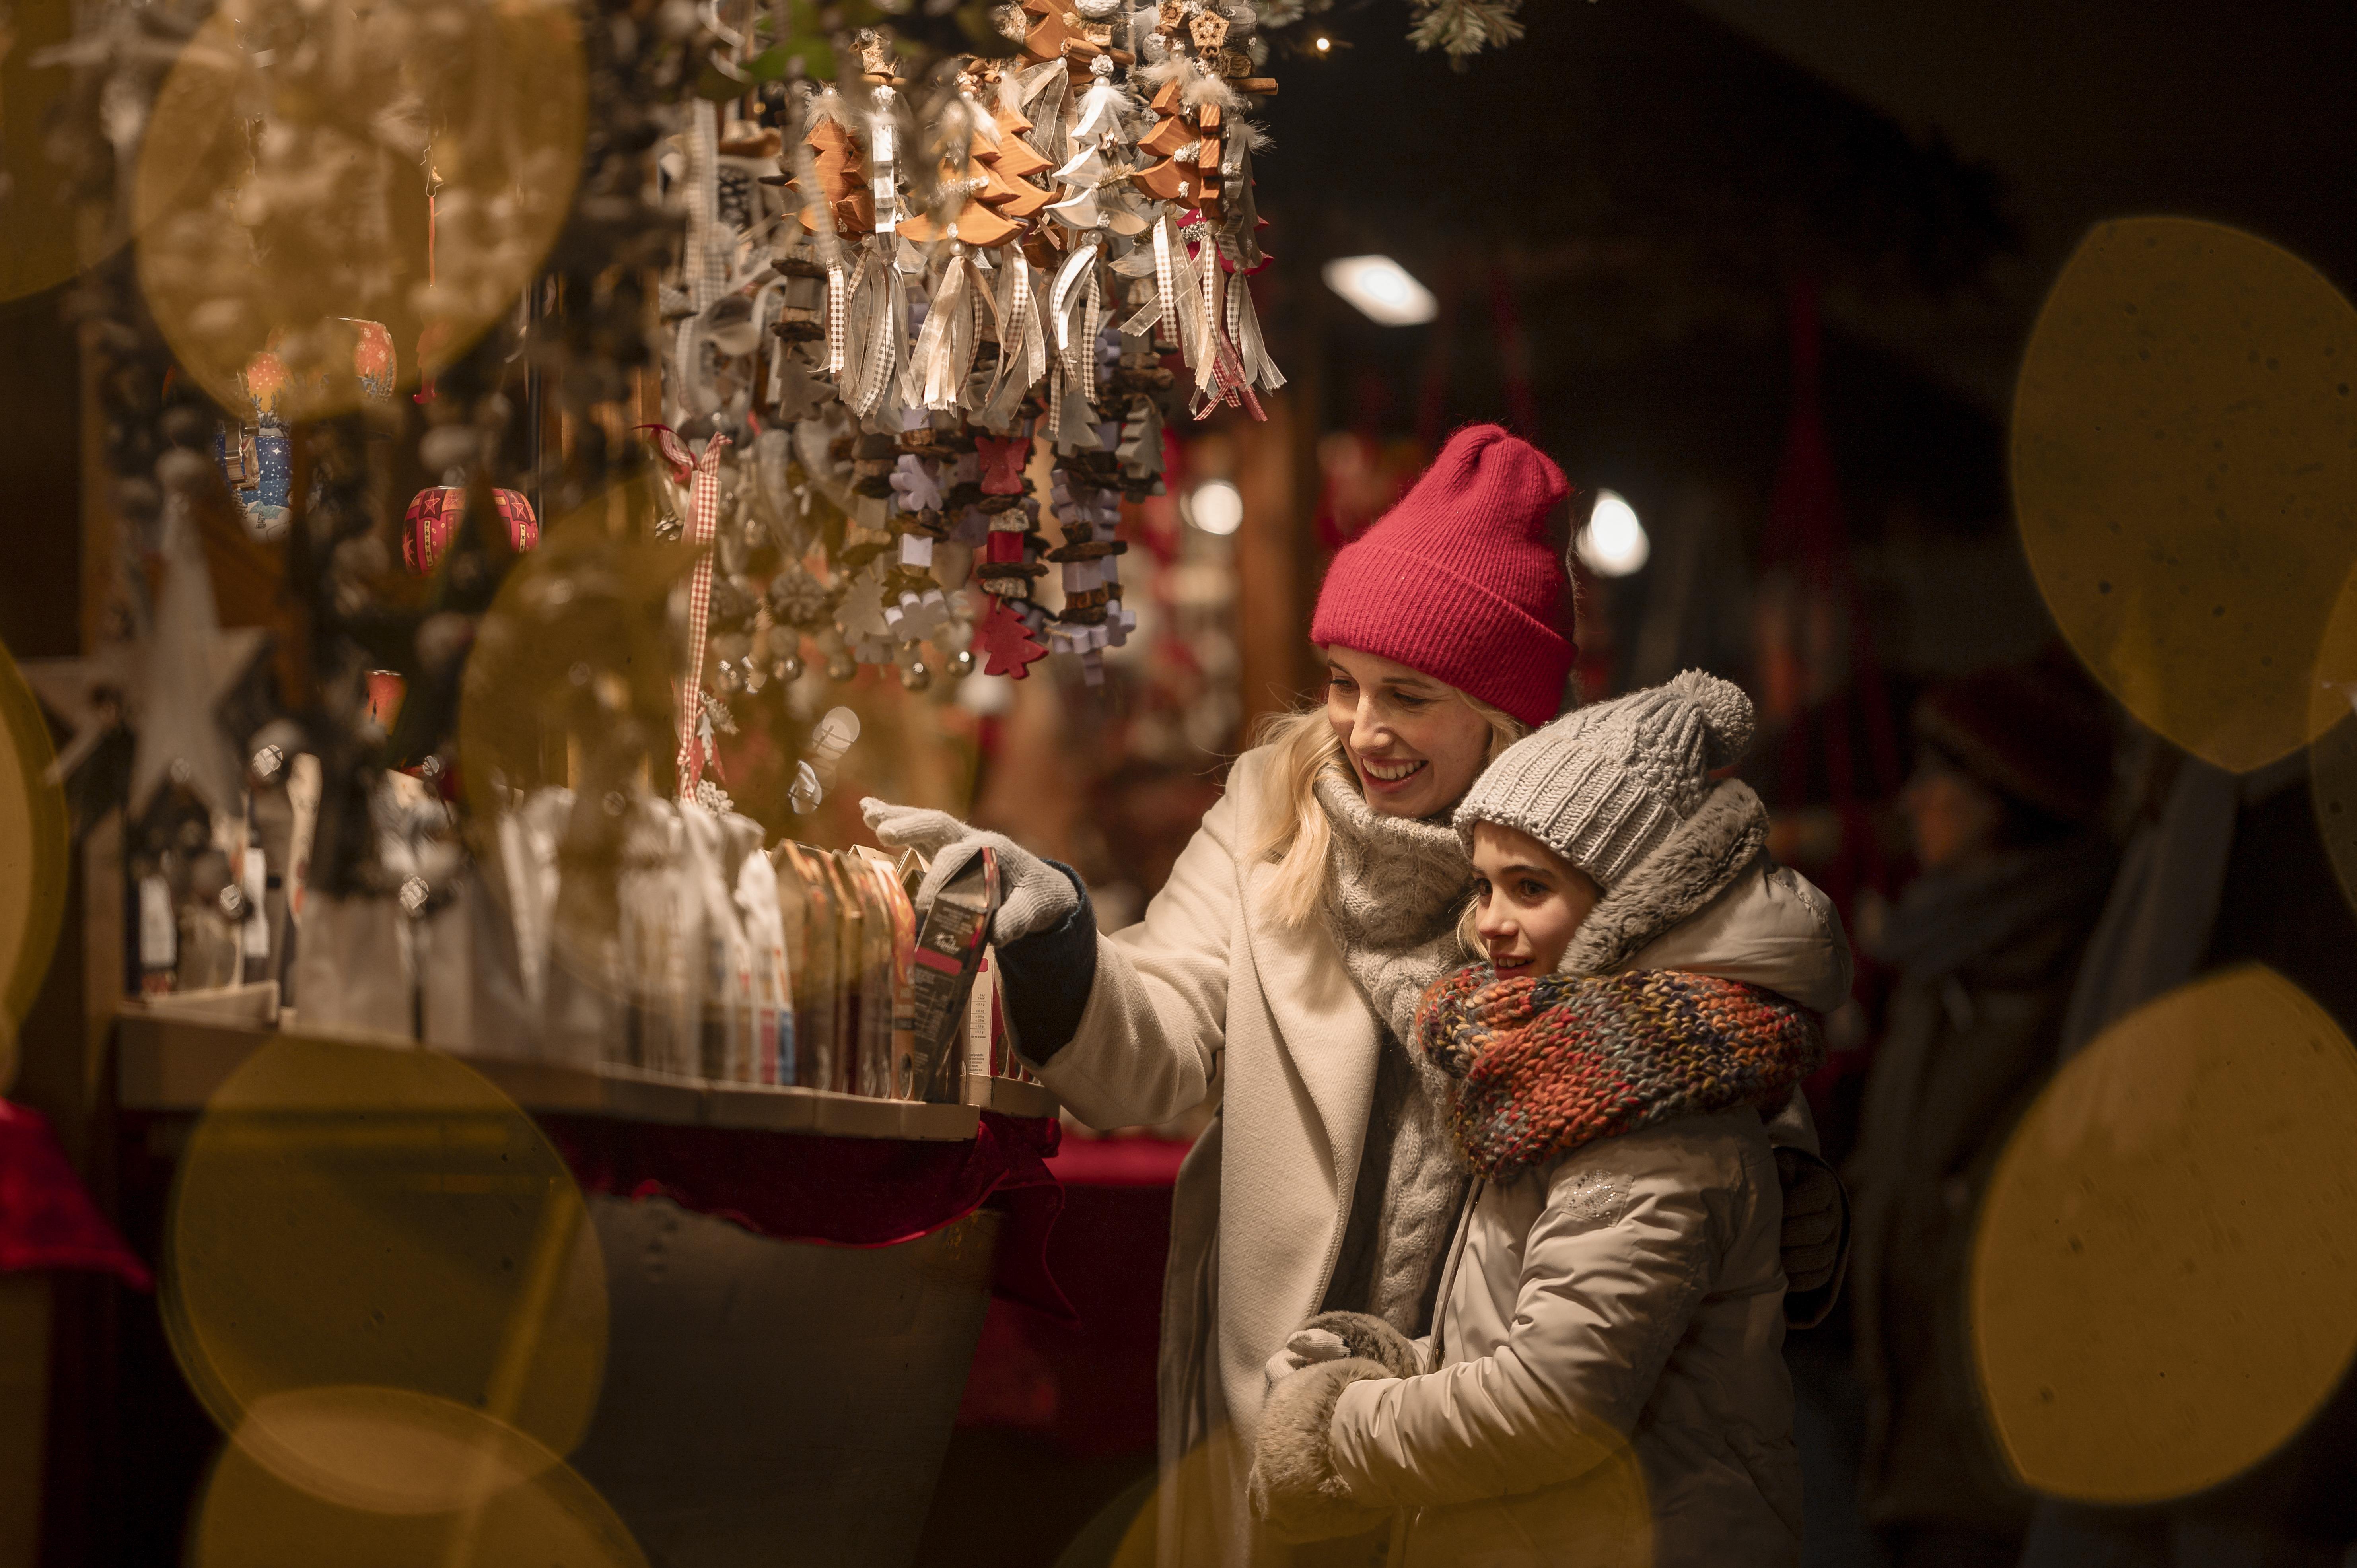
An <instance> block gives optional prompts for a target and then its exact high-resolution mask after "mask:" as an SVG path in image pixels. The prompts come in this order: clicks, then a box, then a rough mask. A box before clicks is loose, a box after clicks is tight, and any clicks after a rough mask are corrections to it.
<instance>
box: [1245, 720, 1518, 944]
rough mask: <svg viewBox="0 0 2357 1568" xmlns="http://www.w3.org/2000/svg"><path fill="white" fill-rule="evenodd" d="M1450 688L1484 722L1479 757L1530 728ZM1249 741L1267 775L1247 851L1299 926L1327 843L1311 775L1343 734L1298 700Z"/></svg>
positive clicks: (1328, 826) (1314, 908)
mask: <svg viewBox="0 0 2357 1568" xmlns="http://www.w3.org/2000/svg"><path fill="white" fill-rule="evenodd" d="M1449 694H1450V695H1452V696H1454V697H1455V698H1456V699H1457V700H1458V702H1460V703H1464V704H1465V705H1466V706H1467V707H1469V708H1470V709H1472V710H1473V711H1474V712H1475V713H1477V714H1480V715H1481V717H1482V718H1484V719H1485V720H1487V721H1488V722H1489V725H1490V750H1489V754H1488V756H1486V757H1484V758H1483V759H1482V760H1483V762H1484V764H1485V765H1486V764H1488V763H1491V762H1495V761H1497V760H1498V755H1499V753H1501V752H1502V751H1504V750H1505V749H1506V747H1508V746H1512V745H1513V744H1514V742H1516V741H1518V740H1520V739H1522V738H1523V736H1525V735H1527V734H1529V733H1530V726H1529V725H1525V724H1523V721H1522V720H1520V719H1518V718H1516V717H1514V715H1513V714H1510V713H1507V712H1506V711H1505V710H1504V709H1502V708H1493V707H1491V705H1490V704H1489V703H1485V702H1483V701H1482V700H1481V699H1480V698H1479V697H1476V696H1474V695H1472V694H1471V693H1467V692H1463V691H1459V690H1458V688H1456V687H1454V686H1452V687H1450V688H1449ZM1253 744H1254V746H1265V747H1267V748H1268V750H1269V752H1270V754H1271V755H1270V757H1269V769H1270V773H1271V775H1272V777H1271V779H1270V788H1269V789H1268V792H1267V794H1266V796H1265V800H1266V801H1267V804H1266V806H1265V808H1264V811H1263V815H1262V819H1261V824H1260V835H1259V838H1258V841H1257V842H1256V843H1254V845H1253V855H1254V858H1255V859H1259V860H1272V861H1275V863H1276V878H1275V882H1274V884H1273V885H1272V886H1270V889H1269V901H1270V907H1271V908H1272V909H1273V910H1274V911H1275V915H1276V918H1277V919H1278V920H1279V921H1280V922H1282V923H1283V924H1285V925H1288V926H1299V925H1302V924H1305V923H1306V922H1307V921H1308V919H1309V918H1310V917H1311V916H1312V915H1314V914H1316V913H1317V912H1318V904H1319V902H1320V901H1321V900H1322V899H1323V898H1324V897H1325V894H1326V858H1327V852H1328V851H1329V849H1331V848H1332V847H1333V841H1334V829H1333V824H1332V823H1330V822H1328V821H1327V820H1326V808H1325V807H1323V806H1321V805H1319V804H1318V775H1320V774H1321V773H1323V772H1325V771H1326V768H1327V766H1328V764H1329V763H1334V762H1339V761H1340V759H1341V757H1342V742H1341V741H1340V738H1338V737H1337V736H1335V734H1334V726H1333V725H1332V724H1331V723H1329V721H1328V719H1327V717H1326V710H1325V709H1324V708H1322V707H1315V708H1313V707H1300V708H1296V709H1294V710H1293V711H1292V712H1291V713H1286V714H1270V715H1269V716H1268V717H1266V718H1265V719H1263V720H1261V722H1260V723H1259V725H1256V726H1255V727H1254V731H1253ZM1344 771H1345V772H1346V773H1347V772H1349V770H1348V769H1347V768H1346V769H1345V770H1344ZM1350 778H1351V788H1352V789H1357V788H1358V787H1359V784H1358V775H1357V774H1355V773H1351V774H1350Z"/></svg>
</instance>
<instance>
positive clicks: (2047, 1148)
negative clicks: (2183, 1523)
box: [1970, 965, 2357, 1504]
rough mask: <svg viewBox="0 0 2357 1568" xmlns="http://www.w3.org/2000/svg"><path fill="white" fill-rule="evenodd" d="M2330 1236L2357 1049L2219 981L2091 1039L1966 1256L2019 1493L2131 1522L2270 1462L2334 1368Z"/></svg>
mask: <svg viewBox="0 0 2357 1568" xmlns="http://www.w3.org/2000/svg"><path fill="white" fill-rule="evenodd" d="M2352 1214H2357V1049H2352V1047H2351V1045H2350V1042H2349V1040H2348V1038H2347V1036H2344V1035H2343V1034H2342V1033H2341V1030H2340V1028H2339V1027H2338V1026H2336V1025H2335V1024H2334V1023H2333V1021H2332V1019H2331V1018H2330V1016H2329V1015H2327V1014H2326V1013H2325V1012H2324V1010H2323V1009H2322V1008H2320V1007H2319V1006H2318V1005H2317V1004H2315V1003H2314V1002H2313V1001H2311V1000H2310V999H2309V997H2308V996H2307V995H2306V994H2305V993H2302V992H2301V991H2300V990H2299V989H2298V987H2297V986H2295V985H2293V984H2292V983H2290V982H2288V981H2287V980H2285V979H2284V978H2283V977H2282V976H2280V975H2278V974H2276V972H2274V971H2272V970H2269V969H2266V968H2264V967H2260V966H2255V965H2254V966H2248V967H2244V968H2240V969H2235V970H2231V971H2228V972H2224V973H2222V974H2218V975H2215V976H2211V977H2207V978H2204V979H2201V980H2199V981H2196V982H2194V983H2191V984H2189V985H2186V986H2183V987H2181V988H2179V989H2178V990H2176V991H2174V992H2171V993H2169V994H2168V995H2166V996H2163V997H2161V998H2159V999H2158V1000H2157V1001H2155V1002H2152V1003H2150V1004H2147V1005H2146V1006H2144V1007H2142V1008H2139V1009H2138V1010H2137V1011H2136V1012H2135V1013H2132V1014H2130V1015H2128V1016H2127V1017H2126V1018H2123V1019H2121V1020H2120V1021H2119V1022H2118V1023H2116V1024H2115V1025H2113V1026H2112V1027H2111V1028H2109V1029H2107V1030H2105V1031H2104V1034H2103V1035H2102V1036H2100V1037H2099V1038H2098V1039H2097V1040H2096V1041H2095V1042H2094V1043H2093V1045H2091V1046H2090V1047H2087V1049H2086V1050H2085V1051H2084V1052H2083V1054H2081V1055H2080V1056H2079V1057H2077V1058H2074V1059H2073V1060H2072V1061H2071V1062H2070V1063H2069V1064H2068V1065H2067V1066H2065V1067H2064V1068H2063V1069H2062V1070H2061V1072H2060V1073H2059V1074H2057V1075H2056V1077H2055V1079H2054V1081H2053V1082H2052V1083H2051V1084H2050V1085H2049V1086H2048V1088H2047V1089H2046V1090H2045V1092H2044V1093H2043V1094H2041V1095H2040V1097H2039V1100H2038V1101H2037V1103H2036V1104H2035V1105H2034V1106H2033V1107H2032V1108H2031V1110H2030V1112H2029V1115H2028V1116H2027V1117H2025V1118H2024V1119H2023V1121H2022V1122H2021V1124H2020V1126H2019V1127H2018V1128H2017V1129H2016V1131H2015V1132H2014V1133H2013V1136H2012V1138H2011V1140H2010V1142H2009V1143H2008V1144H2007V1146H2006V1149H2005V1152H2004V1154H2003V1155H2001V1156H2000V1158H1999V1160H1998V1163H1997V1166H1996V1172H1995V1174H1994V1176H1992V1178H1991V1180H1990V1184H1989V1188H1988V1193H1987V1197H1986V1201H1985V1204H1984V1206H1983V1208H1982V1211H1981V1216H1980V1221H1979V1228H1978V1230H1977V1232H1976V1234H1975V1240H1974V1250H1973V1265H1972V1280H1971V1297H1970V1307H1971V1323H1972V1337H1973V1348H1974V1352H1975V1357H1976V1359H1977V1361H1978V1365H1979V1369H1980V1379H1981V1387H1982V1391H1983V1394H1984V1396H1985V1399H1986V1408H1987V1411H1988V1413H1989V1417H1990V1420H1991V1423H1992V1424H1993V1425H1994V1427H1995V1429H1996V1435H1997V1438H1998V1441H1999V1443H2000V1444H2001V1446H2002V1447H2003V1449H2004V1451H2005V1453H2006V1455H2007V1458H2008V1459H2009V1460H2010V1461H2011V1463H2012V1465H2013V1467H2014V1468H2015V1470H2016V1471H2017V1472H2018V1474H2019V1475H2020V1477H2021V1478H2022V1480H2023V1481H2025V1482H2026V1483H2028V1484H2029V1486H2030V1487H2034V1488H2036V1489H2037V1490H2039V1491H2040V1492H2044V1493H2047V1494H2049V1495H2050V1496H2054V1497H2060V1498H2072V1499H2075V1500H2078V1501H2083V1502H2091V1503H2106V1504H2134V1503H2152V1502H2159V1501H2163V1500H2166V1499H2169V1498H2179V1497H2184V1496H2187V1495H2189V1494H2190V1493H2193V1492H2196V1491H2200V1490H2201V1489H2202V1488H2204V1487H2211V1486H2214V1485H2216V1484H2218V1483H2219V1482H2222V1481H2224V1480H2226V1479H2228V1478H2230V1477H2233V1476H2235V1475H2237V1474H2239V1473H2241V1472H2242V1471H2244V1470H2245V1469H2247V1468H2249V1467H2250V1466H2253V1465H2255V1464H2257V1463H2258V1462H2259V1461H2260V1460H2262V1459H2264V1458H2266V1456H2267V1455H2269V1454H2271V1453H2273V1452H2275V1451H2276V1448H2278V1447H2279V1446H2281V1445H2282V1444H2284V1443H2285V1442H2286V1441H2287V1440H2288V1439H2289V1438H2290V1437H2291V1436H2292V1435H2293V1434H2295V1433H2297V1432H2298V1430H2299V1429H2300V1427H2301V1426H2302V1425H2303V1424H2304V1423H2306V1422H2307V1421H2308V1419H2309V1417H2310V1416H2311V1415H2313V1414H2314V1413H2315V1412H2316V1410H2317V1409H2318V1407H2319V1405H2320V1404H2321V1403H2322V1402H2324V1401H2325V1399H2327V1398H2328V1397H2329V1396H2330V1394H2331V1393H2332V1391H2333V1390H2334V1389H2335V1388H2336V1387H2337V1386H2338V1385H2339V1383H2340V1380H2341V1376H2342V1374H2343V1373H2344V1372H2345V1371H2346V1370H2347V1369H2348V1367H2349V1365H2350V1360H2351V1358H2352V1354H2357V1225H2352V1221H2351V1218H2350V1217H2351V1215H2352ZM2131 1438H2132V1440H2129V1439H2131Z"/></svg>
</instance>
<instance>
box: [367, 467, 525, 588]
mask: <svg viewBox="0 0 2357 1568" xmlns="http://www.w3.org/2000/svg"><path fill="white" fill-rule="evenodd" d="M491 504H492V505H493V506H494V507H496V508H498V509H499V514H500V522H502V523H503V524H505V525H506V529H507V537H508V547H509V548H510V549H511V550H513V551H515V552H516V553H518V554H522V553H523V552H524V551H527V550H530V549H532V548H533V546H535V545H537V544H538V543H539V542H540V520H539V518H537V517H535V516H534V515H533V510H532V502H531V500H529V499H527V498H526V497H525V496H524V494H523V492H522V491H521V490H493V491H492V492H491ZM466 520H467V490H466V487H465V486H463V485H436V486H433V487H432V488H430V489H423V490H420V491H418V492H417V496H416V499H414V500H412V501H411V502H410V503H409V515H408V516H407V517H406V518H404V520H403V521H402V525H401V564H403V565H404V566H405V567H407V568H408V569H409V570H410V571H412V572H414V573H415V574H417V575H419V576H421V577H424V576H430V575H433V572H434V568H435V567H436V566H438V565H440V564H442V557H443V555H444V554H445V553H447V551H448V550H449V548H450V542H451V541H452V540H453V539H456V538H457V536H458V528H459V525H460V524H461V523H463V522H465V521H466Z"/></svg>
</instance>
